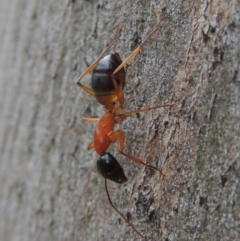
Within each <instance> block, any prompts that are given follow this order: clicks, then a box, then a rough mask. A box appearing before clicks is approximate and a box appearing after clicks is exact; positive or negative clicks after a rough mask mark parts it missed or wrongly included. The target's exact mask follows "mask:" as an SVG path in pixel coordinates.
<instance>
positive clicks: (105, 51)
mask: <svg viewBox="0 0 240 241" xmlns="http://www.w3.org/2000/svg"><path fill="white" fill-rule="evenodd" d="M116 41H117V39H114V40H113V41H112V42H111V43H110V44H109V46H108V47H107V48H106V49H105V50H104V51H103V53H102V54H101V56H100V57H99V58H98V59H96V60H95V61H94V62H93V63H92V64H91V65H90V66H89V67H88V68H87V69H86V70H85V71H84V72H83V74H82V75H81V76H80V77H79V78H78V80H77V85H78V86H79V87H81V88H82V89H83V90H85V91H86V92H87V93H88V94H90V95H92V96H95V93H94V91H93V90H92V89H90V88H88V87H87V86H85V85H83V84H82V83H81V79H83V78H84V77H85V76H86V75H87V74H88V73H90V72H91V71H92V70H93V69H94V68H95V67H96V66H97V65H98V63H99V61H100V60H101V59H102V57H103V56H104V55H105V54H106V53H107V52H108V51H109V49H110V48H111V47H112V45H114V44H115V43H116Z"/></svg>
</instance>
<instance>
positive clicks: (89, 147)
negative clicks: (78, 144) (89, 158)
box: [87, 140, 94, 150]
mask: <svg viewBox="0 0 240 241" xmlns="http://www.w3.org/2000/svg"><path fill="white" fill-rule="evenodd" d="M93 148H94V140H93V141H92V142H91V143H90V144H89V145H88V147H87V149H88V150H91V149H93Z"/></svg>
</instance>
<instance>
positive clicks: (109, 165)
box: [97, 152, 127, 183]
mask: <svg viewBox="0 0 240 241" xmlns="http://www.w3.org/2000/svg"><path fill="white" fill-rule="evenodd" d="M97 169H98V171H99V172H100V173H101V174H102V175H103V177H105V178H107V179H109V180H111V181H113V182H116V183H124V182H126V181H127V178H126V176H125V174H124V172H123V169H122V167H121V166H120V164H119V162H118V161H117V160H116V159H115V158H114V157H113V156H112V155H111V154H110V153H108V152H106V154H104V155H103V156H101V157H99V159H98V160H97Z"/></svg>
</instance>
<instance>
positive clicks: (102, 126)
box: [94, 111, 115, 156]
mask: <svg viewBox="0 0 240 241" xmlns="http://www.w3.org/2000/svg"><path fill="white" fill-rule="evenodd" d="M114 124H115V115H114V113H112V112H111V111H108V112H106V113H105V114H104V115H103V116H102V117H101V119H100V120H99V122H98V125H97V128H96V130H95V133H94V148H95V150H96V152H97V153H98V154H99V155H100V156H102V155H104V154H105V152H106V150H107V148H108V147H109V146H110V145H111V139H110V136H109V135H108V134H109V133H111V132H112V131H113V130H114Z"/></svg>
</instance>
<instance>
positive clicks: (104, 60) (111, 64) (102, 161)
mask: <svg viewBox="0 0 240 241" xmlns="http://www.w3.org/2000/svg"><path fill="white" fill-rule="evenodd" d="M165 16H166V14H164V15H163V16H162V17H161V20H160V22H159V23H158V24H157V26H156V27H155V29H154V30H153V31H152V32H151V33H150V34H149V35H148V36H147V38H146V39H145V40H144V41H143V42H142V44H140V45H139V46H138V47H137V48H136V49H135V50H134V51H133V52H132V53H131V54H130V55H129V56H128V57H127V58H126V59H125V60H124V61H122V60H121V58H120V56H119V54H118V53H111V54H108V55H106V56H105V54H106V53H107V52H108V51H109V49H110V48H111V47H112V45H114V44H115V43H116V41H117V39H115V40H113V41H112V42H111V43H110V45H109V46H108V47H107V48H106V49H105V51H104V52H103V53H102V54H101V56H100V57H99V58H98V59H97V60H95V61H94V62H93V63H92V64H91V65H90V66H89V67H88V68H87V69H86V70H85V71H84V72H83V74H82V75H81V76H80V77H79V78H78V81H77V85H78V86H79V87H81V88H82V89H83V90H84V91H86V92H87V93H88V94H90V95H91V96H93V97H95V98H96V99H97V101H98V102H99V103H100V104H101V105H103V106H104V107H105V108H106V113H105V114H104V115H103V116H102V117H101V118H98V117H96V116H89V117H85V118H84V120H86V121H91V122H98V124H97V128H96V130H95V133H94V140H93V141H92V142H91V143H90V144H89V145H88V150H90V149H95V151H96V152H97V153H98V154H99V155H100V158H99V159H98V160H97V169H98V171H99V172H100V173H101V174H102V176H103V177H104V178H105V190H106V194H107V197H108V200H109V203H110V205H111V206H112V207H113V208H114V209H115V210H116V212H117V213H118V214H119V215H120V216H121V217H122V218H123V219H124V220H125V221H126V222H127V223H128V224H129V225H130V226H131V227H132V229H133V230H134V231H135V232H136V233H137V234H138V235H139V236H140V237H141V238H143V239H144V236H143V235H142V234H141V233H140V232H139V231H138V230H137V229H136V228H135V226H134V225H133V224H132V223H130V222H129V221H128V220H127V219H126V218H125V217H124V215H123V214H122V213H121V212H120V211H119V210H118V209H117V208H116V207H115V206H114V204H113V203H112V201H111V198H110V195H109V192H108V188H107V179H109V180H111V181H113V182H116V183H120V184H122V183H125V182H126V181H127V180H128V179H127V177H126V176H125V174H124V171H123V168H122V167H121V165H120V164H119V162H118V161H117V160H116V159H115V157H114V156H113V155H112V154H110V153H108V152H106V150H107V149H108V147H109V146H110V145H111V144H112V143H114V142H117V141H118V143H119V152H120V153H121V154H122V155H124V156H126V157H127V158H129V159H131V160H132V161H134V162H136V163H138V164H142V165H144V166H147V167H149V168H152V169H155V170H157V171H158V172H159V173H160V174H162V175H163V173H162V172H161V170H160V169H159V168H157V167H155V166H151V165H149V164H147V163H145V162H143V161H142V160H141V159H139V158H136V157H134V156H132V155H130V154H127V153H125V152H124V151H123V149H124V143H125V133H124V132H123V131H122V130H116V131H115V130H114V126H115V125H116V124H119V123H122V122H123V120H125V119H126V118H127V116H128V115H130V114H134V113H139V112H146V111H149V110H153V109H157V108H160V107H166V106H172V105H176V104H178V103H174V104H165V105H159V106H155V107H148V108H145V109H137V110H132V111H127V112H124V111H123V107H122V106H123V104H124V94H123V89H124V85H125V76H126V74H125V70H124V67H125V66H126V65H127V64H128V63H129V62H130V61H131V60H132V59H133V58H134V57H135V56H136V55H137V54H138V53H139V52H140V51H141V50H142V49H143V46H144V45H145V43H146V42H147V41H148V40H149V39H150V37H152V35H153V34H154V33H155V32H156V31H157V30H158V29H159V28H160V25H161V22H162V20H163V19H164V18H165ZM91 71H93V75H92V89H90V88H88V87H87V86H85V85H83V84H82V83H81V80H82V79H83V78H84V77H85V76H86V75H87V74H89V73H90V72H91ZM116 103H118V105H117V104H116Z"/></svg>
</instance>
